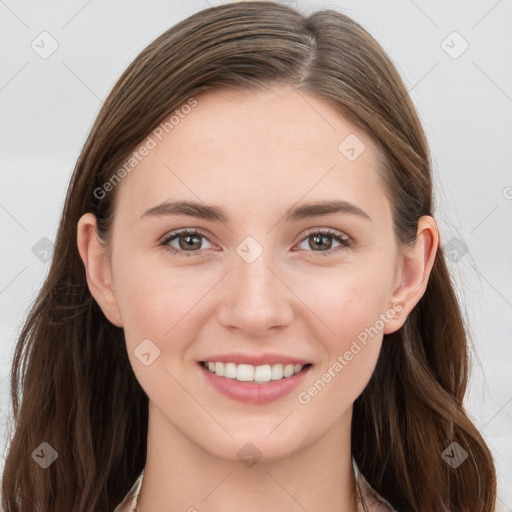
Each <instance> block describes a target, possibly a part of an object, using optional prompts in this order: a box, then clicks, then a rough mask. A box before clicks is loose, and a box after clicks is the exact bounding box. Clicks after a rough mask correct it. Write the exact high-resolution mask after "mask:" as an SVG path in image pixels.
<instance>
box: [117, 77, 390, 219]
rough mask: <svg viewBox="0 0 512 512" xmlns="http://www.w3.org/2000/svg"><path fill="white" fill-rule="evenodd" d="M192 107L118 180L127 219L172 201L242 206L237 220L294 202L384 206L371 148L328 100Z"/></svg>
mask: <svg viewBox="0 0 512 512" xmlns="http://www.w3.org/2000/svg"><path fill="white" fill-rule="evenodd" d="M195 100H196V102H197V103H196V104H195V106H194V107H193V108H191V109H187V110H186V112H187V113H186V114H182V115H181V116H179V117H176V118H175V122H174V123H173V125H172V128H171V127H170V126H169V125H168V127H167V130H162V129H160V131H159V132H158V137H157V136H155V134H152V135H150V136H151V137H152V139H153V140H154V142H155V147H154V148H153V149H151V150H150V151H149V152H148V154H147V156H145V157H144V158H143V159H142V160H141V161H140V162H139V163H138V164H137V166H136V167H135V169H134V170H133V171H132V172H131V173H130V174H129V175H128V176H127V177H126V178H125V179H124V180H123V182H122V186H121V187H120V188H121V190H118V191H117V192H118V193H120V196H121V197H120V198H118V204H119V207H123V204H124V206H125V207H129V211H130V214H132V215H134V216H135V215H138V216H140V215H141V214H142V212H143V211H144V210H145V209H147V207H149V206H151V205H153V204H155V203H156V202H159V201H164V200H167V199H169V198H173V199H190V200H196V201H197V200H199V201H204V202H206V203H215V204H223V205H225V207H226V208H227V209H229V208H228V205H229V204H232V205H233V208H234V209H236V208H239V207H241V208H243V210H242V211H237V212H234V213H235V214H237V213H242V214H243V213H246V212H247V211H248V210H247V209H248V208H251V209H252V210H253V211H255V212H256V211H257V210H258V208H262V207H263V203H265V204H266V205H267V207H268V206H269V205H277V206H279V207H280V208H281V206H282V207H284V208H287V207H289V205H290V204H293V203H297V202H299V201H300V200H301V198H304V200H308V201H312V200H316V199H320V200H325V199H335V198H340V199H347V200H350V201H352V202H355V203H357V204H358V205H360V206H361V207H362V208H364V209H365V210H366V211H367V212H368V211H369V210H370V211H372V210H373V211H374V212H375V210H378V209H379V208H380V209H381V210H382V209H383V208H384V209H386V208H387V207H388V205H387V204H386V202H387V200H386V198H385V192H384V186H383V184H382V183H381V180H380V178H379V176H378V174H377V172H376V170H377V169H378V166H379V164H378V158H379V156H378V152H377V149H376V146H375V145H374V143H373V142H372V140H371V139H370V138H369V137H368V136H367V135H366V134H365V133H364V132H363V131H362V130H360V129H359V128H358V127H357V126H355V125H353V124H352V123H350V122H349V121H348V120H347V119H345V118H343V117H342V116H341V115H340V114H339V113H338V112H337V111H336V110H335V109H334V107H333V106H332V105H330V104H329V103H327V102H326V101H325V100H323V99H320V98H317V97H314V96H312V95H310V94H308V93H306V92H304V91H300V90H295V89H293V88H291V87H282V88H274V89H272V90H269V91H264V92H258V93H254V92H237V91H231V90H214V91H208V92H206V93H202V94H200V95H198V96H195ZM161 126H162V125H161ZM139 147H140V146H139Z"/></svg>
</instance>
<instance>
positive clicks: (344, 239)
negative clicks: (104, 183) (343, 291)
mask: <svg viewBox="0 0 512 512" xmlns="http://www.w3.org/2000/svg"><path fill="white" fill-rule="evenodd" d="M313 235H323V236H328V237H331V238H333V239H334V240H336V241H337V242H339V243H340V244H341V245H340V246H338V247H335V248H333V249H329V250H327V251H313V250H312V251H311V252H313V253H315V255H318V256H332V255H333V253H335V252H338V251H340V250H343V249H348V248H349V247H351V246H352V244H353V240H352V239H351V238H350V237H348V236H347V235H341V234H340V233H339V232H337V231H334V230H332V229H330V228H329V229H326V230H323V229H317V230H315V231H311V232H310V233H308V234H307V235H306V236H305V237H304V238H302V240H301V241H300V243H302V242H304V241H305V240H307V239H308V238H310V237H311V236H313ZM182 236H197V237H203V238H205V239H206V240H208V242H210V243H211V241H210V240H209V239H208V237H207V236H206V235H205V234H204V233H202V232H201V231H198V230H196V229H191V230H189V229H184V230H180V231H174V232H172V233H169V234H168V235H166V236H164V238H163V239H162V240H161V241H160V244H159V245H161V246H163V248H164V249H165V250H166V251H168V252H170V253H172V254H178V255H183V256H186V257H188V256H196V255H197V254H199V253H200V252H201V250H202V249H198V250H197V251H192V252H189V251H183V250H182V249H176V248H175V247H171V246H170V245H168V244H169V242H171V241H172V240H175V239H176V238H180V237H182Z"/></svg>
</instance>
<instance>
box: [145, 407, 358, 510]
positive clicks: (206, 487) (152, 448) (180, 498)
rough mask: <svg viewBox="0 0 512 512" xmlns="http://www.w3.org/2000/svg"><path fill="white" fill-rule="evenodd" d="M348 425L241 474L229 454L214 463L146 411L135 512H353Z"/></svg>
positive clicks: (239, 465) (157, 414)
mask: <svg viewBox="0 0 512 512" xmlns="http://www.w3.org/2000/svg"><path fill="white" fill-rule="evenodd" d="M350 416H351V415H350ZM350 420H351V417H348V418H345V420H344V421H343V422H342V423H340V424H336V425H335V426H334V427H333V428H332V429H331V430H330V431H328V432H327V433H325V435H323V436H322V437H321V438H320V439H319V440H317V441H315V442H314V443H311V444H308V443H307V442H304V443H303V446H302V447H298V448H297V449H296V450H294V451H293V453H291V454H290V455H289V456H285V457H282V458H280V459H278V460H266V459H265V457H264V456H262V458H261V459H260V460H259V461H258V462H257V463H256V464H254V465H247V466H246V465H244V464H243V463H241V462H240V461H239V460H237V458H236V453H235V455H234V457H233V459H232V460H228V459H222V458H219V457H216V456H214V455H212V454H211V453H208V452H207V451H205V450H204V449H202V448H200V447H198V446H197V445H196V444H194V443H191V442H190V441H189V439H188V438H186V437H185V436H183V435H182V434H181V432H180V431H178V430H177V429H176V428H175V427H174V426H173V425H172V424H170V423H169V422H168V421H167V420H166V418H165V417H164V416H163V415H162V414H161V412H160V411H158V410H157V409H156V408H152V407H150V414H149V423H148V448H147V457H146V465H145V469H144V479H143V484H142V488H141V492H140V495H139V499H138V507H137V511H138V512H149V511H151V512H160V511H162V512H163V511H168V510H183V511H188V512H199V511H203V510H204V511H206V510H208V512H221V511H225V510H244V512H260V511H261V510H272V511H276V512H280V511H282V512H285V511H286V512H304V510H308V511H310V512H313V511H315V510H322V511H323V512H339V511H340V510H343V511H345V512H356V511H357V510H358V505H357V503H358V502H357V499H356V496H357V491H356V482H355V478H354V472H353V467H352V458H351V450H350ZM243 444H244V442H241V445H243ZM235 452H236V450H235ZM262 455H264V454H262Z"/></svg>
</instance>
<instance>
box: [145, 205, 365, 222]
mask: <svg viewBox="0 0 512 512" xmlns="http://www.w3.org/2000/svg"><path fill="white" fill-rule="evenodd" d="M333 213H334V214H350V215H357V216H359V217H361V218H363V219H365V220H369V221H370V222H371V220H372V219H371V218H370V216H369V215H368V214H367V213H366V212H365V211H364V210H362V209H361V208H359V206H356V205H355V204H353V203H350V202H349V201H344V200H331V201H317V202H314V203H306V204H302V205H300V206H296V207H293V206H292V207H291V208H289V209H288V210H287V211H286V212H285V214H284V218H285V220H286V221H287V222H289V221H298V220H301V219H307V218H310V217H318V216H321V215H331V214H333ZM166 215H169V216H170V215H176V216H183V215H185V216H189V217H196V218H198V219H204V220H210V221H214V222H222V223H224V224H228V223H229V222H230V221H231V216H230V215H229V213H227V212H226V211H225V210H224V209H222V208H221V207H220V206H215V205H206V204H202V203H196V202H194V201H164V202H163V203H160V204H158V205H156V206H153V207H152V208H150V209H149V210H146V211H145V212H144V213H143V214H142V215H141V217H140V219H143V218H145V217H160V216H166Z"/></svg>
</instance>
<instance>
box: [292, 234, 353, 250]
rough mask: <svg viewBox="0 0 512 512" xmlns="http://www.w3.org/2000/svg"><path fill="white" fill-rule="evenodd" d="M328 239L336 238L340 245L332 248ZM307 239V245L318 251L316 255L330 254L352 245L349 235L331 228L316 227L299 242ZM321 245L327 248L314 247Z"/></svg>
mask: <svg viewBox="0 0 512 512" xmlns="http://www.w3.org/2000/svg"><path fill="white" fill-rule="evenodd" d="M329 239H334V240H336V242H338V243H339V244H340V245H339V246H338V247H336V248H334V249H332V248H331V247H332V242H330V243H329ZM308 240H309V241H310V242H309V246H310V247H311V248H313V249H312V251H313V252H315V253H318V256H320V255H322V256H331V255H332V254H333V253H335V252H338V251H341V250H343V249H346V248H348V247H351V245H352V239H351V238H350V237H349V236H347V235H345V234H343V233H340V232H338V231H334V230H332V229H327V230H321V229H317V230H316V231H312V232H310V233H309V234H308V235H307V236H306V238H304V239H303V240H302V242H301V243H304V242H305V241H308ZM322 246H323V247H324V248H327V250H318V249H314V247H317V248H318V247H320V248H321V247H322Z"/></svg>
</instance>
